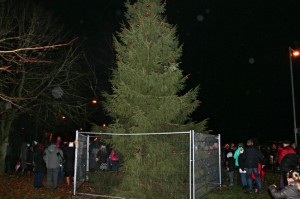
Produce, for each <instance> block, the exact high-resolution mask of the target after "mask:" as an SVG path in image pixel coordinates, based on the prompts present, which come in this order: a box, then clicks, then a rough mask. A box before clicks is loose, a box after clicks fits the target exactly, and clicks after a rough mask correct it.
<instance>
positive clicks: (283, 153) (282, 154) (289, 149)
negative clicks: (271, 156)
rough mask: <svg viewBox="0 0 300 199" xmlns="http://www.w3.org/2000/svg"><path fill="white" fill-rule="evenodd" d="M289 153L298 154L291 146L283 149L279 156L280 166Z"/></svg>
mask: <svg viewBox="0 0 300 199" xmlns="http://www.w3.org/2000/svg"><path fill="white" fill-rule="evenodd" d="M289 153H292V154H296V151H295V149H293V148H292V147H290V146H287V147H284V148H283V149H282V151H281V152H280V153H279V155H278V164H280V163H281V160H282V158H283V157H284V156H285V155H286V154H289Z"/></svg>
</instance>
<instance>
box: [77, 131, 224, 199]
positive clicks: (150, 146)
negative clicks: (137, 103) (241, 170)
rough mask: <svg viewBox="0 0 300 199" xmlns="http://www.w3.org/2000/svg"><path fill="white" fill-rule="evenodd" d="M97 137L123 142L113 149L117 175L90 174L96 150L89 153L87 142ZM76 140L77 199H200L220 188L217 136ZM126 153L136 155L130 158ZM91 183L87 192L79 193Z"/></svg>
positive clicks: (82, 136) (111, 135) (82, 134)
mask: <svg viewBox="0 0 300 199" xmlns="http://www.w3.org/2000/svg"><path fill="white" fill-rule="evenodd" d="M193 135H195V136H193ZM97 136H99V137H102V138H103V137H105V138H108V140H111V141H113V140H114V139H115V141H116V140H117V142H118V143H119V144H117V145H114V149H115V150H116V151H117V154H118V155H119V157H120V168H119V170H118V172H115V171H101V170H100V169H95V170H94V169H91V170H90V168H89V167H90V166H89V158H90V157H89V156H91V154H89V151H92V150H89V145H90V143H89V137H93V138H94V137H97ZM76 137H77V145H76V155H75V158H76V160H75V175H74V179H76V182H75V183H74V195H77V194H84V195H92V196H97V197H103V198H164V199H168V198H170V199H171V198H180V199H182V198H201V197H202V196H203V195H204V194H206V193H208V192H209V191H211V189H213V188H215V187H216V186H218V183H219V160H218V157H219V153H218V149H219V145H218V140H217V139H216V136H213V135H206V134H201V133H195V134H194V132H193V131H191V132H172V133H148V134H146V133H140V134H115V133H96V132H77V136H76ZM122 149H123V150H124V151H127V152H128V151H129V153H130V154H132V156H130V158H128V156H127V159H126V158H125V156H123V155H122ZM125 149H126V150H125ZM193 149H194V150H193ZM132 168H135V169H132ZM87 180H88V183H89V188H88V189H79V187H80V186H81V185H82V183H83V182H84V181H87Z"/></svg>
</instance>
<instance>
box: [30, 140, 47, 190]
mask: <svg viewBox="0 0 300 199" xmlns="http://www.w3.org/2000/svg"><path fill="white" fill-rule="evenodd" d="M44 148H45V147H44V145H43V144H41V143H38V144H37V145H36V146H35V147H34V151H33V165H34V167H33V173H34V177H33V186H34V188H38V189H39V188H42V187H43V186H44V185H43V179H44V176H45V171H46V164H45V162H44V159H43V157H44Z"/></svg>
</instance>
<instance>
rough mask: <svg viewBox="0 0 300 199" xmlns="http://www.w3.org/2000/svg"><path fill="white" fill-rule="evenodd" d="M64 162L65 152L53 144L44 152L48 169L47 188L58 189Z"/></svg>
mask: <svg viewBox="0 0 300 199" xmlns="http://www.w3.org/2000/svg"><path fill="white" fill-rule="evenodd" d="M63 160H64V157H63V152H62V150H61V149H60V148H58V147H56V143H55V142H52V143H51V144H50V145H49V146H48V147H47V149H45V152H44V161H45V163H46V167H47V188H49V189H56V188H57V185H58V174H59V171H60V166H61V164H62V162H63Z"/></svg>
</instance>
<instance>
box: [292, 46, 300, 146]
mask: <svg viewBox="0 0 300 199" xmlns="http://www.w3.org/2000/svg"><path fill="white" fill-rule="evenodd" d="M299 55H300V54H299V51H296V50H293V49H292V48H291V47H289V56H290V71H291V86H292V100H293V119H294V136H295V144H296V146H298V143H297V141H298V140H297V134H298V130H297V122H296V105H295V93H294V79H293V76H294V75H293V59H292V58H293V57H297V56H299Z"/></svg>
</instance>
